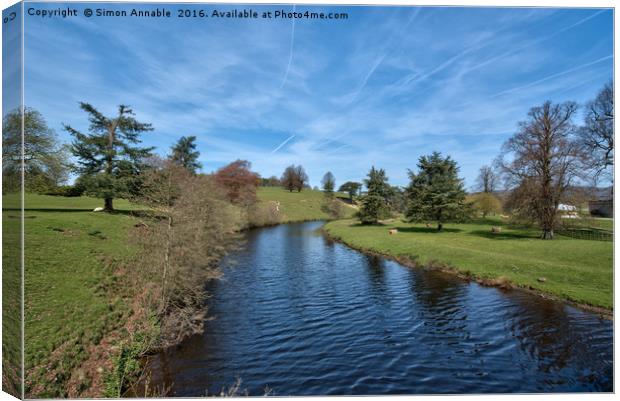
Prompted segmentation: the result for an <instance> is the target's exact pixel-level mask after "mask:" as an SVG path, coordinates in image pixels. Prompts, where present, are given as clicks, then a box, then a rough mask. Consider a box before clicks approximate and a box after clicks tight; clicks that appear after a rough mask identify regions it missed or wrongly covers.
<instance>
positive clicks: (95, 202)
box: [2, 194, 143, 212]
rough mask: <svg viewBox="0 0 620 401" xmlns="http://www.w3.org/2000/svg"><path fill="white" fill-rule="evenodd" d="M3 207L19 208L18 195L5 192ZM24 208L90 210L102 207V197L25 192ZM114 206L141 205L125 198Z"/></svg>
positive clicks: (125, 209)
mask: <svg viewBox="0 0 620 401" xmlns="http://www.w3.org/2000/svg"><path fill="white" fill-rule="evenodd" d="M2 202H3V206H2V207H3V209H15V208H19V207H20V206H19V195H18V194H7V195H4V196H3V197H2ZM24 204H25V208H26V209H30V210H54V209H62V210H74V211H80V210H81V211H88V212H90V211H92V210H93V209H94V208H96V207H103V199H97V198H90V197H88V196H79V197H64V196H49V195H37V194H27V196H26V199H25V201H24ZM114 208H115V209H117V210H118V211H129V210H140V209H143V207H140V206H138V205H135V204H133V203H130V202H129V201H126V200H125V199H115V200H114Z"/></svg>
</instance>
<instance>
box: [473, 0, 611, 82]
mask: <svg viewBox="0 0 620 401" xmlns="http://www.w3.org/2000/svg"><path fill="white" fill-rule="evenodd" d="M605 11H607V10H601V11H598V12H596V13H594V14H592V15H590V16H588V17H586V18H583V19H581V20H579V21H577V22H575V23H574V24H572V25H569V26H566V27H564V28H562V29H560V30H558V31H555V32H554V33H552V34H550V35H547V36H545V37H542V38H540V39H536V40H534V41H532V42H530V43H528V44H526V45H525V46H521V47H517V48H514V49H511V50H508V51H507V52H504V53H502V54H500V55H498V56H495V57H491V58H490V59H488V60H486V61H483V62H482V63H480V64H478V65H475V66H473V67H470V68H468V69H466V72H470V71H473V70H477V69H478V68H480V67H484V66H485V65H487V64H489V63H492V62H494V61H497V60H501V59H503V58H504V57H506V56H509V55H511V54H514V53H518V52H520V51H521V50H524V49H527V48H528V47H532V46H534V45H537V44H538V43H541V42H544V41H546V40H549V39H551V38H553V37H556V36H558V35H559V34H561V33H563V32H566V31H568V30H569V29H573V28H575V27H576V26H579V25H581V24H583V23H584V22H586V21H589V20H591V19H592V18H594V17H596V16H598V15H599V14H601V13H604V12H605Z"/></svg>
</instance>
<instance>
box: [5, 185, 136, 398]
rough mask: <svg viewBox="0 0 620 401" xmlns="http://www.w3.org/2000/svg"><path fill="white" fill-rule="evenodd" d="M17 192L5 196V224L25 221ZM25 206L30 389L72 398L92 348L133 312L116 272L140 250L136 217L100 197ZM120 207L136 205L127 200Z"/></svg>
mask: <svg viewBox="0 0 620 401" xmlns="http://www.w3.org/2000/svg"><path fill="white" fill-rule="evenodd" d="M12 196H14V195H8V196H6V197H4V199H3V201H4V202H5V203H4V205H7V206H9V208H8V210H6V209H5V210H4V212H3V225H4V226H5V227H11V226H14V225H16V222H18V221H19V220H18V219H16V218H15V216H19V211H15V210H11V208H12V206H13V205H12V203H15V202H14V200H13V199H11V197H12ZM25 204H26V210H25V215H24V217H25V220H24V221H25V265H26V268H25V298H26V302H25V344H26V350H25V366H26V371H27V372H28V373H29V374H28V375H27V378H26V394H27V395H30V396H40V397H41V396H42V397H59V396H66V388H65V387H66V383H67V381H68V379H69V377H70V374H71V372H72V370H73V369H74V368H75V367H77V366H79V364H80V362H81V361H83V360H84V359H85V358H86V357H87V356H88V355H87V352H86V351H87V347H88V346H89V345H92V344H97V343H98V342H99V341H100V340H101V338H102V337H103V336H104V334H105V333H107V332H108V331H110V330H112V329H114V328H116V327H117V326H118V325H119V324H122V322H123V319H122V317H123V316H124V315H125V314H126V313H128V306H127V303H126V302H125V301H124V300H123V299H121V298H120V297H119V296H118V295H116V293H115V291H114V288H115V286H116V285H117V280H119V278H117V277H115V276H114V275H113V274H112V271H113V268H114V265H115V264H116V263H120V262H122V261H123V260H124V259H125V258H127V257H128V256H129V255H131V253H132V252H133V249H132V248H131V246H130V245H128V243H127V233H128V230H129V228H130V227H131V226H132V225H133V224H134V223H135V221H134V219H133V218H132V217H131V216H129V215H127V213H118V214H108V213H95V212H92V211H91V210H92V209H93V208H95V207H98V206H101V204H102V201H101V200H100V199H93V198H87V197H80V198H65V197H53V196H45V195H32V194H28V195H27V196H26V202H25ZM115 207H117V208H119V211H121V212H122V211H128V210H130V209H132V210H135V209H136V207H135V206H132V205H130V204H129V203H128V202H127V201H122V200H119V201H117V202H115Z"/></svg>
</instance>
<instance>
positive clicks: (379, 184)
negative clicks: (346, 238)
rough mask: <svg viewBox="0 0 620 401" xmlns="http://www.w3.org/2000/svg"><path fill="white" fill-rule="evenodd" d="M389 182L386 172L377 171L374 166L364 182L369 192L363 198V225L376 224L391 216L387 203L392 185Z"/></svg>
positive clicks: (360, 214) (361, 213)
mask: <svg viewBox="0 0 620 401" xmlns="http://www.w3.org/2000/svg"><path fill="white" fill-rule="evenodd" d="M387 181H388V178H387V176H386V175H385V170H383V169H379V170H377V169H375V167H374V166H373V167H372V168H371V169H370V172H369V173H368V178H367V179H365V180H364V183H365V184H366V188H367V189H368V191H367V193H366V195H365V196H364V197H363V198H362V205H361V207H360V211H359V218H360V221H361V222H362V223H363V224H376V223H377V222H379V220H381V219H384V218H386V217H388V216H389V215H390V209H389V206H388V202H387V198H388V196H389V193H390V185H389V184H388V182H387Z"/></svg>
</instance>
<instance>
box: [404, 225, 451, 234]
mask: <svg viewBox="0 0 620 401" xmlns="http://www.w3.org/2000/svg"><path fill="white" fill-rule="evenodd" d="M396 228H397V229H398V231H401V232H404V233H427V234H441V233H460V232H461V231H463V230H461V229H460V228H446V227H444V228H442V229H441V231H437V227H434V226H433V227H396Z"/></svg>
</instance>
